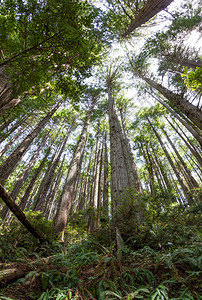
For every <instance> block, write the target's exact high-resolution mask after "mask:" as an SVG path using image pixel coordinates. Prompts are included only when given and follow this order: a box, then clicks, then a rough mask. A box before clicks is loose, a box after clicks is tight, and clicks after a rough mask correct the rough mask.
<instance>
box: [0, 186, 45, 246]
mask: <svg viewBox="0 0 202 300" xmlns="http://www.w3.org/2000/svg"><path fill="white" fill-rule="evenodd" d="M0 198H1V199H2V200H3V201H4V202H5V204H6V205H7V206H8V208H9V209H10V210H11V211H12V213H13V214H14V215H15V216H16V218H17V219H18V220H19V221H20V222H21V223H22V224H23V225H24V226H25V227H26V228H27V230H28V231H29V232H30V233H31V234H32V235H33V236H34V237H35V238H37V239H39V241H40V242H41V243H44V242H45V241H46V242H47V240H46V239H44V238H43V236H42V235H41V234H40V233H38V232H37V230H36V228H35V227H34V226H33V225H32V224H31V222H30V221H29V220H28V219H27V218H26V216H25V214H24V213H23V211H22V210H21V209H20V208H19V206H18V205H17V204H16V203H15V202H14V201H13V199H12V198H11V196H10V195H9V194H8V193H7V192H6V190H5V189H4V187H3V186H2V185H1V184H0Z"/></svg>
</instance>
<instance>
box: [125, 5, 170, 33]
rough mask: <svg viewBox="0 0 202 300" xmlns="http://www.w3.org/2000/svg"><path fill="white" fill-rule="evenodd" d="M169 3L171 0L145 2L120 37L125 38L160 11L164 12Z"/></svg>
mask: <svg viewBox="0 0 202 300" xmlns="http://www.w3.org/2000/svg"><path fill="white" fill-rule="evenodd" d="M137 2H138V1H137ZM171 2H173V0H147V1H146V2H145V3H144V5H143V6H142V8H141V9H140V10H139V11H138V13H137V15H136V16H135V18H134V19H133V20H131V24H130V25H129V26H128V28H127V29H126V31H125V32H124V33H123V35H122V36H123V37H127V36H128V35H129V34H130V33H131V32H132V31H134V30H135V29H136V28H138V27H140V26H141V25H143V24H145V23H146V22H147V21H149V20H150V19H151V18H152V17H154V16H155V15H156V14H158V13H159V12H160V11H162V10H164V9H165V8H166V7H167V6H168V5H169V4H171Z"/></svg>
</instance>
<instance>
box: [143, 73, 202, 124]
mask: <svg viewBox="0 0 202 300" xmlns="http://www.w3.org/2000/svg"><path fill="white" fill-rule="evenodd" d="M139 76H140V77H141V78H142V79H143V80H145V81H146V82H147V83H148V84H149V85H150V86H151V87H153V88H154V89H156V90H157V91H159V93H161V94H162V95H163V96H164V97H165V98H167V99H168V100H169V102H170V103H171V104H172V105H174V106H175V107H177V108H178V109H179V110H180V111H181V112H182V113H183V114H184V115H185V116H187V118H188V119H190V120H191V121H192V122H193V123H194V124H195V125H196V126H197V127H198V128H199V129H202V111H201V110H200V109H199V108H198V107H196V106H195V105H193V104H192V103H190V102H188V101H187V100H186V99H184V98H183V96H182V95H178V94H175V93H173V92H171V91H169V90H168V89H166V88H165V87H163V86H162V85H161V84H159V83H157V82H155V81H154V80H152V79H150V78H147V77H145V76H143V75H142V74H139Z"/></svg>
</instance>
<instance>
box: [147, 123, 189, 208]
mask: <svg viewBox="0 0 202 300" xmlns="http://www.w3.org/2000/svg"><path fill="white" fill-rule="evenodd" d="M148 121H149V123H150V125H151V126H152V128H153V131H154V133H155V135H156V137H157V139H158V141H159V143H160V145H161V147H162V149H163V151H164V153H165V155H166V157H167V159H168V161H169V163H170V165H171V167H172V169H173V172H174V173H175V175H176V177H177V179H178V181H179V183H180V186H181V188H182V190H183V193H184V195H185V197H186V198H187V201H188V203H189V204H192V203H193V198H192V197H191V195H190V194H189V190H188V188H187V186H186V185H185V183H184V181H183V179H182V178H181V176H180V174H179V172H178V170H177V168H176V166H175V164H174V163H173V160H172V158H171V156H170V154H169V153H168V151H167V149H166V147H165V146H164V143H163V141H162V140H161V138H160V135H159V134H158V133H157V131H156V129H155V128H154V126H153V125H152V123H151V122H150V120H149V119H148Z"/></svg>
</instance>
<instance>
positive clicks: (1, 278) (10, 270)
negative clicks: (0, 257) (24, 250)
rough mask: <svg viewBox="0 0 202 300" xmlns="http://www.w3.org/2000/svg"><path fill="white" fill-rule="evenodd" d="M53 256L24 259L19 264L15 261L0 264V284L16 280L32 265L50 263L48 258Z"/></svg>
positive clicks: (28, 270)
mask: <svg viewBox="0 0 202 300" xmlns="http://www.w3.org/2000/svg"><path fill="white" fill-rule="evenodd" d="M54 256H55V255H52V256H48V257H45V258H40V259H37V260H34V261H30V262H28V261H26V262H25V263H22V262H20V264H19V266H18V265H17V263H11V264H0V267H2V268H3V270H0V284H1V285H5V284H7V283H9V282H13V281H16V280H18V279H19V278H22V277H24V276H25V275H26V274H27V273H28V272H30V271H31V270H32V266H34V265H37V264H40V263H42V264H45V265H47V264H49V263H50V259H51V258H52V257H54Z"/></svg>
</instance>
